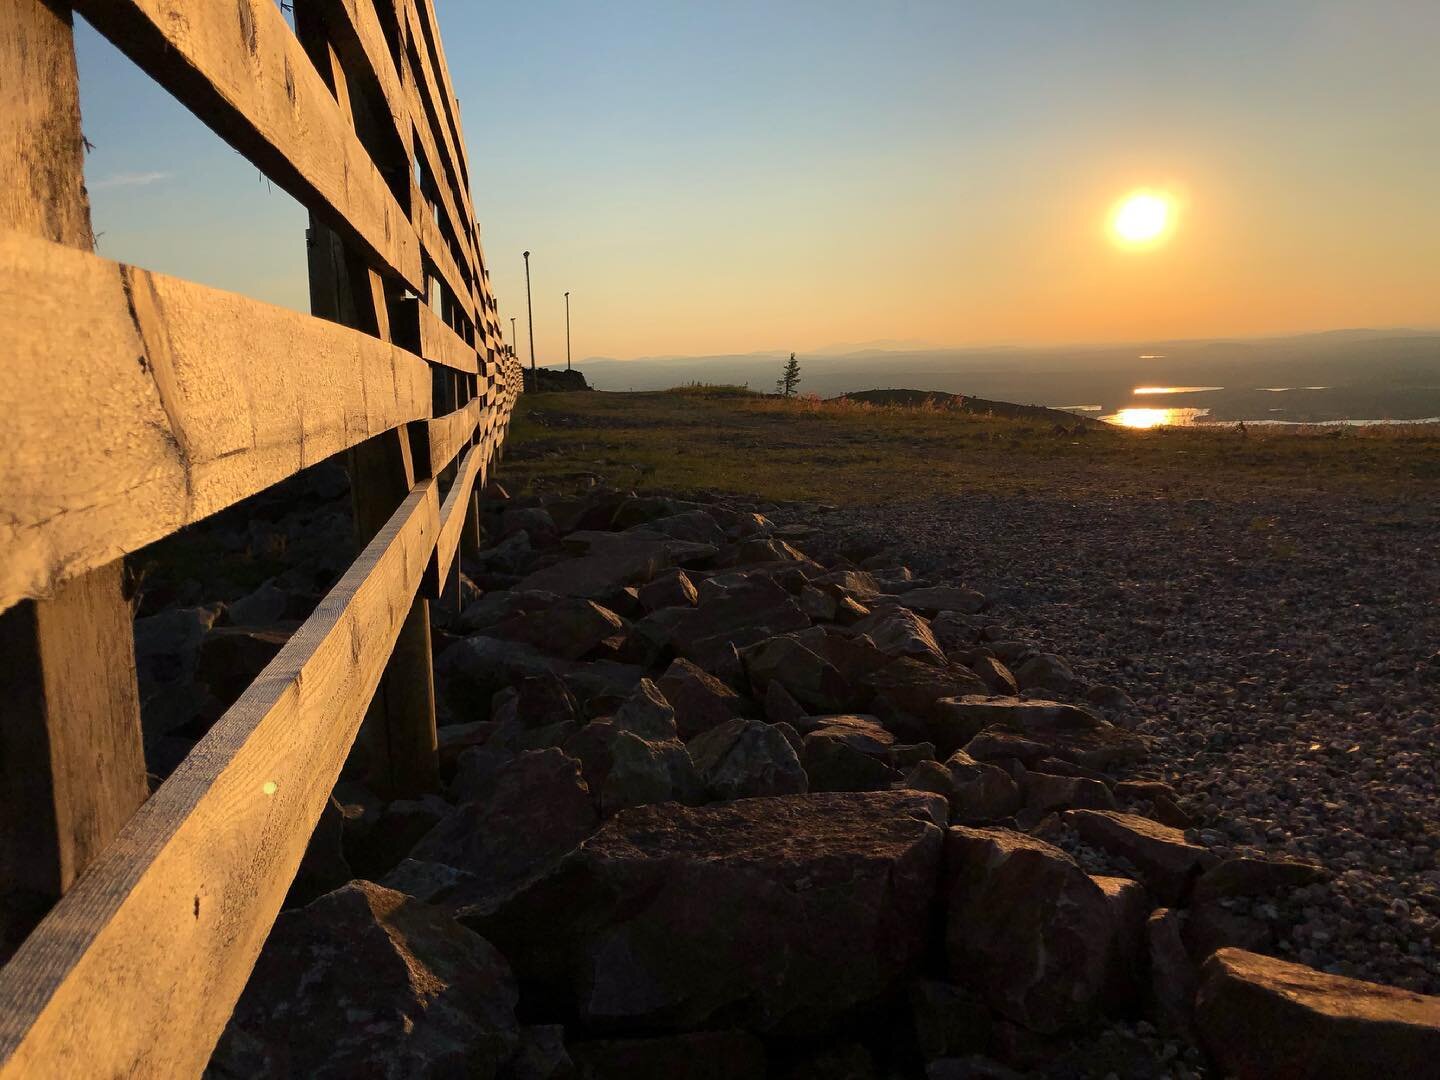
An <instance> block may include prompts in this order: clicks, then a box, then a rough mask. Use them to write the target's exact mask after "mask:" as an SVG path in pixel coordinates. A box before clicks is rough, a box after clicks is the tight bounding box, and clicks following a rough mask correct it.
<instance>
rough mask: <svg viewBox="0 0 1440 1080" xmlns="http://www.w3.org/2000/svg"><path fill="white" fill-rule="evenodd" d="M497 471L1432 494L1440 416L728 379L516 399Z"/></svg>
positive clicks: (805, 482)
mask: <svg viewBox="0 0 1440 1080" xmlns="http://www.w3.org/2000/svg"><path fill="white" fill-rule="evenodd" d="M503 475H504V479H505V481H506V483H507V484H508V485H510V486H512V487H521V488H524V487H536V488H541V489H551V488H556V487H564V486H570V485H575V484H582V485H583V484H586V483H589V482H591V481H592V479H593V480H595V481H598V482H604V483H607V484H616V485H629V486H637V487H661V488H668V489H687V488H689V489H694V488H709V489H716V490H726V491H738V492H758V493H761V494H764V495H766V496H769V497H773V498H794V499H814V500H820V501H826V502H836V503H845V502H868V503H873V502H885V501H913V500H916V499H921V498H925V497H927V496H930V495H939V494H954V493H957V492H963V491H990V492H1026V491H1029V492H1049V493H1062V494H1065V493H1068V494H1073V495H1074V496H1076V497H1077V498H1080V497H1085V496H1087V495H1091V494H1123V495H1132V496H1155V497H1170V498H1190V497H1209V498H1229V497H1248V496H1250V495H1255V494H1262V493H1276V494H1280V493H1286V492H1294V491H1298V490H1310V491H1347V492H1362V493H1363V492H1373V493H1375V494H1376V495H1385V496H1387V497H1393V496H1397V495H1401V496H1403V495H1406V494H1409V493H1413V494H1414V495H1416V496H1417V497H1420V496H1422V495H1423V496H1424V497H1433V495H1434V493H1435V492H1436V491H1437V490H1440V425H1426V426H1406V427H1385V428H1380V427H1372V428H1343V429H1337V428H1310V429H1281V428H1267V429H1256V428H1253V427H1252V428H1251V429H1250V430H1249V431H1248V432H1247V433H1246V434H1244V435H1241V434H1238V433H1237V432H1235V431H1234V429H1228V428H1227V429H1225V430H1221V431H1212V430H1198V429H1180V428H1172V429H1168V430H1167V429H1155V430H1151V431H1129V430H1123V429H1119V428H1113V427H1110V426H1109V425H1080V424H1069V425H1057V424H1056V423H1054V422H1052V421H1051V420H1049V419H1044V420H1038V419H1029V418H1011V417H1004V416H994V415H988V414H977V413H969V412H956V411H954V410H952V409H947V408H942V407H934V406H930V407H926V406H921V407H905V406H895V405H877V404H872V403H867V402H858V401H847V400H839V401H817V400H814V399H798V400H792V401H783V400H780V399H776V398H766V397H760V396H757V395H753V394H749V393H746V392H744V391H741V390H738V389H736V388H731V387H687V388H680V389H677V390H672V391H657V392H650V393H634V394H623V393H586V394H538V395H525V396H523V397H522V398H521V400H520V404H519V408H518V414H517V418H516V421H515V424H514V426H513V427H512V429H511V433H510V440H509V442H508V444H507V451H506V462H505V470H504V474H503Z"/></svg>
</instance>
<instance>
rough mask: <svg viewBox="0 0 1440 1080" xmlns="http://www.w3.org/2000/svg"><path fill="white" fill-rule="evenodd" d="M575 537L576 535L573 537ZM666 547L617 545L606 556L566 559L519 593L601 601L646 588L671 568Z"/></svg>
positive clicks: (540, 573)
mask: <svg viewBox="0 0 1440 1080" xmlns="http://www.w3.org/2000/svg"><path fill="white" fill-rule="evenodd" d="M572 535H574V534H572ZM669 561H670V560H669V556H668V554H667V553H666V551H665V548H664V546H663V545H660V544H655V543H648V542H639V543H634V544H631V545H628V546H621V545H617V546H615V547H613V548H610V549H607V550H606V551H605V552H604V553H603V554H596V555H584V556H581V557H580V558H578V559H565V560H562V561H561V562H558V563H556V564H554V565H553V566H547V567H546V568H545V569H543V570H536V571H535V572H534V573H533V574H530V575H529V576H528V577H526V578H523V579H522V580H521V581H520V582H519V584H517V585H516V586H515V587H516V589H517V590H525V589H539V590H543V591H544V592H553V593H555V594H557V595H559V596H577V597H580V598H582V599H600V598H602V597H604V596H606V595H607V594H608V593H613V592H615V591H616V590H618V589H620V588H623V587H624V586H626V585H643V584H645V583H646V582H647V581H649V580H650V579H651V578H653V577H654V576H655V575H656V574H657V573H658V572H659V571H660V570H662V569H663V568H664V567H666V566H667V565H669Z"/></svg>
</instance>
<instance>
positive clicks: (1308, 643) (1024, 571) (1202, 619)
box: [822, 494, 1440, 994]
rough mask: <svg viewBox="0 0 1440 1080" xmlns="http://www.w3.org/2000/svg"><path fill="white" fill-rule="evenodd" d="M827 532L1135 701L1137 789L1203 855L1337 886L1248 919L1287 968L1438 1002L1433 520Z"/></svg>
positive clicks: (1171, 518)
mask: <svg viewBox="0 0 1440 1080" xmlns="http://www.w3.org/2000/svg"><path fill="white" fill-rule="evenodd" d="M826 517H827V518H828V519H829V521H830V522H832V523H834V522H837V519H840V520H848V521H850V522H854V523H857V524H858V526H859V528H858V530H857V531H858V532H860V533H862V534H868V535H869V536H872V537H875V538H881V539H884V540H885V541H886V542H888V543H890V544H892V545H894V547H895V548H896V549H897V550H898V551H899V552H901V553H902V554H903V555H904V556H906V557H907V559H908V561H909V562H910V565H911V566H913V567H914V568H915V570H916V572H917V573H922V574H924V576H926V577H927V578H930V579H932V580H935V581H955V582H957V583H961V584H964V585H966V586H968V587H970V588H974V589H978V590H979V591H981V592H983V593H985V594H986V595H987V596H989V597H990V598H991V599H992V601H993V603H994V607H993V609H992V614H993V615H994V616H995V618H996V620H997V621H999V622H1003V623H1006V624H1007V625H1008V626H1009V627H1010V628H1011V629H1012V630H1013V631H1014V633H1015V636H1016V637H1020V638H1025V639H1029V640H1031V641H1033V642H1035V643H1036V644H1037V645H1039V646H1041V647H1042V648H1043V649H1044V650H1045V651H1048V652H1055V653H1058V654H1059V655H1061V656H1063V657H1065V658H1066V659H1067V660H1068V661H1069V663H1070V665H1071V667H1072V668H1073V670H1074V672H1075V674H1076V675H1077V676H1078V677H1080V678H1081V679H1082V680H1084V681H1085V682H1088V683H1106V684H1113V685H1116V686H1119V687H1121V688H1123V689H1124V690H1125V691H1126V692H1128V693H1129V694H1130V695H1131V696H1132V697H1133V698H1134V700H1135V708H1136V713H1137V717H1136V719H1137V720H1138V727H1137V728H1136V730H1137V731H1139V732H1141V733H1142V734H1146V735H1152V736H1155V737H1156V740H1155V751H1154V753H1153V754H1152V756H1151V758H1150V760H1149V761H1148V762H1147V763H1146V764H1145V765H1143V766H1139V767H1137V768H1136V770H1135V771H1134V773H1133V774H1130V775H1131V776H1133V777H1135V778H1147V779H1159V780H1164V781H1166V782H1168V783H1170V784H1171V785H1172V786H1173V787H1174V788H1176V789H1177V790H1178V791H1179V792H1180V793H1181V795H1182V797H1183V803H1184V805H1185V807H1186V808H1187V809H1189V810H1190V811H1192V812H1194V813H1196V814H1197V815H1198V817H1199V818H1200V822H1199V826H1198V837H1197V838H1198V839H1199V840H1201V841H1202V842H1204V843H1207V844H1209V845H1210V846H1211V847H1212V848H1214V849H1215V850H1216V851H1217V852H1219V853H1222V854H1225V853H1233V854H1255V855H1263V856H1269V857H1280V858H1303V859H1306V860H1309V861H1313V862H1318V863H1320V864H1322V865H1324V866H1326V867H1328V868H1329V869H1330V870H1331V871H1332V875H1333V876H1332V877H1331V879H1330V880H1328V881H1326V882H1324V883H1322V884H1316V885H1310V886H1306V887H1304V888H1301V889H1296V890H1292V892H1291V893H1290V894H1289V895H1286V896H1282V897H1279V898H1277V899H1275V900H1274V901H1266V902H1265V903H1258V902H1257V903H1255V904H1254V905H1250V906H1247V907H1246V912H1245V913H1246V914H1249V915H1251V916H1254V917H1259V918H1263V919H1265V920H1267V921H1269V922H1270V923H1271V926H1272V928H1273V929H1274V930H1275V932H1276V934H1277V938H1278V952H1279V954H1280V955H1282V956H1286V957H1289V958H1291V959H1295V960H1299V961H1300V962H1302V963H1306V964H1310V965H1312V966H1315V967H1318V968H1321V969H1323V970H1326V971H1329V972H1333V973H1338V974H1343V975H1349V976H1353V977H1356V978H1363V979H1371V980H1375V981H1379V982H1385V983H1390V984H1393V985H1397V986H1403V987H1407V988H1409V989H1412V990H1417V991H1420V992H1422V993H1430V994H1436V993H1440V724H1437V716H1440V652H1437V649H1440V508H1437V507H1436V506H1434V505H1417V504H1411V505H1405V504H1395V503H1384V504H1381V503H1377V502H1375V501H1373V500H1371V499H1368V498H1366V497H1365V496H1364V495H1363V494H1357V495H1355V496H1351V497H1340V498H1335V497H1330V496H1326V497H1323V498H1322V497H1320V496H1307V495H1296V496H1294V497H1291V498H1287V499H1275V498H1271V497H1267V498H1266V499H1265V500H1264V501H1263V503H1262V502H1254V501H1251V502H1247V501H1233V502H1231V501H1225V502H1221V501H1210V500H1184V501H1181V500H1171V499H1165V498H1157V499H1155V500H1154V501H1141V500H1133V499H1127V500H1122V499H1113V500H1095V499H1086V500H1085V501H1084V502H1071V501H1066V500H1063V499H1058V498H1053V497H1040V496H1021V495H1016V496H1005V497H1000V496H988V495H975V496H965V497H958V498H955V499H951V500H941V501H933V502H928V503H926V504H925V505H923V506H900V507H894V506H891V507H886V508H884V509H883V510H882V509H873V510H866V509H856V508H846V509H845V510H844V511H843V514H833V515H826ZM822 520H824V519H822ZM1236 903H1242V904H1243V903H1244V902H1243V901H1236Z"/></svg>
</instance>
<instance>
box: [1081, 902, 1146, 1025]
mask: <svg viewBox="0 0 1440 1080" xmlns="http://www.w3.org/2000/svg"><path fill="white" fill-rule="evenodd" d="M1091 880H1092V881H1094V882H1095V884H1096V885H1098V886H1099V887H1100V891H1101V892H1102V893H1104V894H1105V902H1106V904H1107V905H1108V906H1109V909H1110V923H1111V935H1110V959H1109V972H1108V974H1107V975H1106V979H1105V993H1104V1006H1105V1010H1106V1012H1108V1013H1110V1014H1111V1015H1119V1014H1122V1013H1130V1012H1131V1011H1132V1009H1133V1006H1134V1005H1135V1004H1136V1003H1137V1002H1138V1001H1139V1000H1140V999H1141V997H1142V995H1143V991H1144V990H1145V985H1144V980H1145V976H1146V974H1147V972H1148V964H1147V962H1146V961H1147V941H1146V936H1145V927H1146V923H1147V921H1148V920H1149V918H1150V912H1151V910H1152V904H1151V900H1150V894H1149V893H1147V892H1146V891H1145V886H1143V885H1141V884H1140V883H1139V882H1138V881H1132V880H1131V879H1130V878H1122V877H1105V876H1101V875H1091Z"/></svg>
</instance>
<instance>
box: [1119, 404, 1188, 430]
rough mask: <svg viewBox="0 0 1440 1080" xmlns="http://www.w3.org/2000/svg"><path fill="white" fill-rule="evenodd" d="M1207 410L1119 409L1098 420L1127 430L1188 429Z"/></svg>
mask: <svg viewBox="0 0 1440 1080" xmlns="http://www.w3.org/2000/svg"><path fill="white" fill-rule="evenodd" d="M1209 411H1210V410H1209V409H1121V410H1120V411H1119V412H1117V413H1111V414H1110V415H1109V416H1102V417H1101V418H1100V419H1101V420H1104V421H1105V422H1106V423H1107V424H1116V425H1118V426H1120V427H1128V428H1153V427H1188V426H1189V425H1191V424H1194V423H1195V422H1196V421H1197V420H1199V419H1200V417H1202V416H1204V415H1206V414H1207V413H1208V412H1209Z"/></svg>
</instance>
